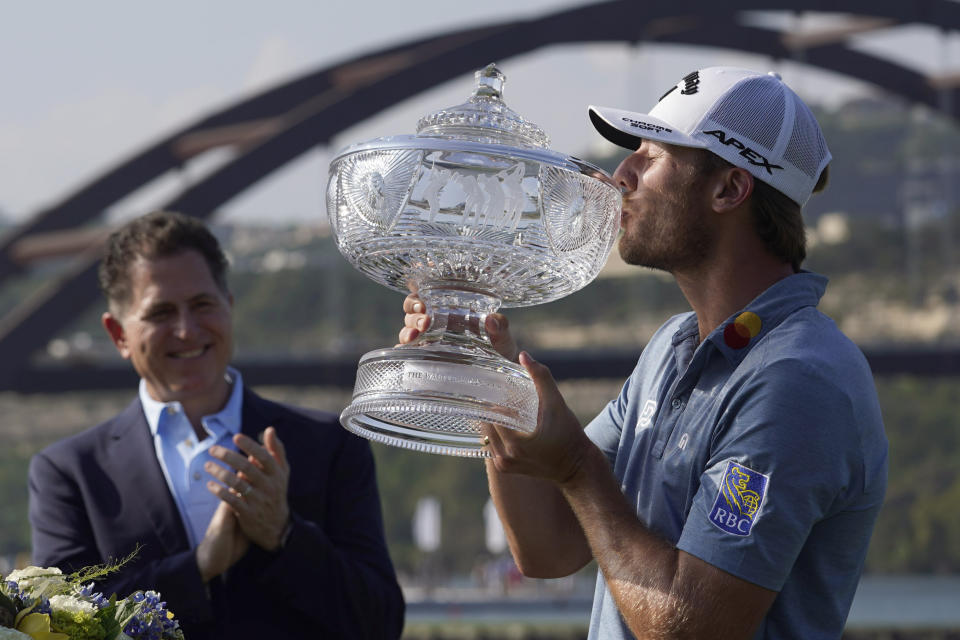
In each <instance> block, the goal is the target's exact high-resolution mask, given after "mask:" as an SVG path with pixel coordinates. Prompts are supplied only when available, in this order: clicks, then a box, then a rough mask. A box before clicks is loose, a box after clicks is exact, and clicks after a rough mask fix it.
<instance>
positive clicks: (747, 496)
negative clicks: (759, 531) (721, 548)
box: [710, 460, 770, 536]
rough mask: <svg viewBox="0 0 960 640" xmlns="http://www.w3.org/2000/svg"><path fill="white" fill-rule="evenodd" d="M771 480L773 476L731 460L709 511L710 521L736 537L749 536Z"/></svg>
mask: <svg viewBox="0 0 960 640" xmlns="http://www.w3.org/2000/svg"><path fill="white" fill-rule="evenodd" d="M769 482H770V478H769V477H768V476H765V475H763V474H762V473H760V472H759V471H754V470H753V469H749V468H747V467H745V466H743V465H742V464H739V463H737V462H733V461H732V460H731V461H730V462H728V463H727V469H726V471H724V472H723V478H722V479H721V480H720V490H719V491H717V499H716V501H714V503H713V509H711V510H710V522H712V523H713V524H714V526H716V527H718V528H719V529H722V530H723V531H726V532H727V533H732V534H733V535H735V536H748V535H750V529H751V528H753V523H754V521H755V520H756V517H757V515H758V514H759V513H760V507H761V506H762V505H763V497H764V495H766V493H767V485H768V484H769Z"/></svg>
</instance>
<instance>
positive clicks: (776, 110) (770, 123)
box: [707, 77, 784, 149]
mask: <svg viewBox="0 0 960 640" xmlns="http://www.w3.org/2000/svg"><path fill="white" fill-rule="evenodd" d="M756 105H763V108H762V109H758V108H757V106H756ZM783 114H784V101H783V89H782V88H781V87H780V86H779V85H778V84H774V83H771V82H769V81H768V80H767V79H765V78H763V77H759V78H751V79H748V80H744V81H743V82H741V83H740V84H738V85H737V86H736V87H734V88H733V90H731V91H730V93H728V94H727V95H726V96H724V97H723V99H722V100H720V101H719V102H718V103H717V104H715V105H714V106H713V109H711V110H710V113H709V114H708V115H707V117H708V118H709V119H711V120H713V121H714V122H716V123H717V124H719V125H721V126H723V127H726V128H727V129H729V130H731V131H734V132H736V133H738V134H739V135H740V136H742V137H744V138H747V139H749V140H752V141H754V142H756V143H758V144H760V145H762V146H764V147H766V148H767V149H773V148H774V146H775V145H776V144H777V138H778V137H779V136H780V128H781V127H782V126H783Z"/></svg>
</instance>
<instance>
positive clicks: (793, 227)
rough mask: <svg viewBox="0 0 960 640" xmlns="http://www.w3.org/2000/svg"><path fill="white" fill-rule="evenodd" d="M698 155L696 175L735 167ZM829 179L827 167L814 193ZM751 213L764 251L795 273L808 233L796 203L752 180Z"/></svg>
mask: <svg viewBox="0 0 960 640" xmlns="http://www.w3.org/2000/svg"><path fill="white" fill-rule="evenodd" d="M697 153H698V155H699V156H700V158H699V162H698V167H697V169H698V173H699V174H700V175H702V176H704V177H705V176H708V175H712V174H713V173H714V172H716V171H720V170H723V169H733V168H734V165H733V164H731V163H730V162H727V160H725V159H724V158H721V157H720V156H718V155H717V154H715V153H713V152H711V151H707V150H706V149H698V150H697ZM829 178H830V165H827V166H825V167H824V168H823V171H822V172H821V173H820V176H819V177H818V179H817V182H816V185H815V186H814V188H813V193H819V192H821V191H823V190H824V189H826V187H827V182H828V181H829ZM750 212H751V213H752V215H753V228H754V230H755V231H756V232H757V235H758V236H760V239H761V240H762V241H763V244H764V246H766V248H767V251H769V252H770V253H771V254H773V255H774V256H776V257H777V258H779V259H780V260H783V261H784V262H789V263H790V264H791V265H792V266H793V270H794V271H799V270H800V265H801V264H803V261H804V260H806V258H807V232H806V228H805V227H804V225H803V214H802V211H801V207H800V205H799V204H797V203H796V202H794V201H793V200H791V199H790V198H788V197H787V196H786V195H784V194H783V193H781V192H780V191H779V190H777V189H775V188H774V187H772V186H770V185H769V184H767V183H766V182H764V181H763V180H758V179H756V178H755V179H754V181H753V194H752V195H751V196H750Z"/></svg>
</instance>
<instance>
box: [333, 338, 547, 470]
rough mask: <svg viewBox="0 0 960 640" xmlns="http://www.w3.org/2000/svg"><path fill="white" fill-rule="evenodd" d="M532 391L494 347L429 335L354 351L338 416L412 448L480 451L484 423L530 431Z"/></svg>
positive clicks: (371, 435) (360, 431)
mask: <svg viewBox="0 0 960 640" xmlns="http://www.w3.org/2000/svg"><path fill="white" fill-rule="evenodd" d="M537 405H538V400H537V392H536V389H535V388H534V385H533V380H531V379H530V377H529V375H527V372H526V371H525V370H524V368H523V367H522V366H520V365H519V364H516V363H513V362H510V361H509V360H507V359H505V358H502V357H500V356H499V355H498V354H496V353H495V352H492V351H486V350H482V349H476V348H473V347H463V346H458V345H448V344H444V343H433V344H427V345H408V346H401V347H395V348H393V349H378V350H376V351H371V352H370V353H367V354H366V355H364V356H363V358H361V359H360V365H359V367H358V369H357V382H356V385H355V387H354V391H353V402H351V403H350V406H348V407H347V408H346V409H344V410H343V413H342V414H340V422H341V423H342V424H343V426H344V427H346V428H347V429H348V430H350V431H352V432H353V433H356V434H357V435H359V436H362V437H364V438H367V439H369V440H373V441H376V442H382V443H385V444H389V445H393V446H396V447H403V448H406V449H413V450H416V451H423V452H427V453H438V454H443V455H451V456H463V457H470V458H486V457H489V454H488V452H487V450H486V449H484V448H483V442H482V439H483V432H482V430H481V425H482V424H483V423H492V424H495V425H497V426H502V427H507V428H510V429H517V430H519V431H525V432H532V431H533V430H534V429H535V428H536V426H537Z"/></svg>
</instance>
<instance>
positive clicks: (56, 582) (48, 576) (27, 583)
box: [6, 567, 64, 595]
mask: <svg viewBox="0 0 960 640" xmlns="http://www.w3.org/2000/svg"><path fill="white" fill-rule="evenodd" d="M6 580H13V581H14V582H16V583H17V584H18V585H19V587H20V590H21V591H26V592H28V593H30V594H31V595H49V594H50V593H56V592H57V591H59V590H60V588H61V587H62V586H63V583H64V579H63V572H62V571H60V569H57V568H56V567H25V568H23V569H18V570H16V571H11V572H10V574H9V575H8V576H7V577H6Z"/></svg>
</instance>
